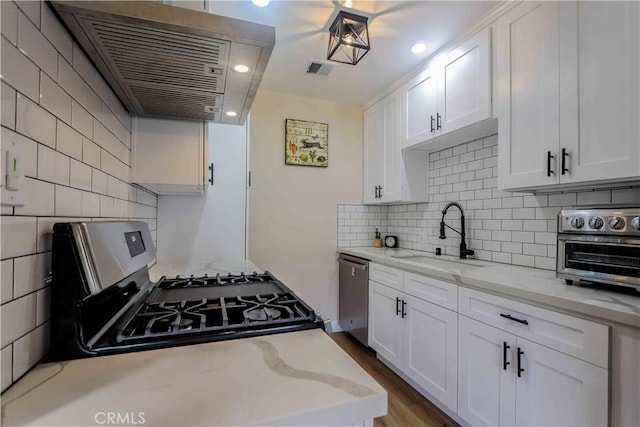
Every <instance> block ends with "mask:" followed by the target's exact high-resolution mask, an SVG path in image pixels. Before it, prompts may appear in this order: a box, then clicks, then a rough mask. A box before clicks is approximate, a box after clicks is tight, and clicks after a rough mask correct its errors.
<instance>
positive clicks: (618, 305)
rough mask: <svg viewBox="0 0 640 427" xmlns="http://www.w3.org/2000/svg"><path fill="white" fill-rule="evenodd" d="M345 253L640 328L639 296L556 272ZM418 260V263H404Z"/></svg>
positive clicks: (383, 252) (370, 251)
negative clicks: (569, 282) (567, 279)
mask: <svg viewBox="0 0 640 427" xmlns="http://www.w3.org/2000/svg"><path fill="white" fill-rule="evenodd" d="M338 252H339V253H346V254H350V255H354V256H357V257H361V258H365V259H368V260H371V261H373V262H376V263H379V264H383V265H387V266H390V267H397V268H400V269H402V270H408V271H412V272H415V273H418V274H425V275H429V276H432V277H437V278H440V279H445V280H449V281H452V282H455V283H457V284H459V285H462V286H467V287H471V288H476V289H479V290H485V291H491V292H494V293H498V294H503V295H505V296H511V297H516V298H520V299H524V300H528V301H531V302H534V303H538V304H542V305H546V306H550V307H556V308H561V309H564V310H568V311H573V312H576V313H581V314H584V315H587V316H590V317H596V318H601V319H606V320H610V321H614V322H618V323H624V324H627V325H631V326H635V327H640V292H637V295H634V294H631V293H629V292H624V291H621V292H617V291H610V290H607V289H602V287H593V286H591V287H589V285H580V286H576V285H573V286H572V285H567V284H565V281H564V279H558V278H556V275H555V271H550V270H542V269H537V268H529V267H520V266H515V265H508V264H500V263H495V262H487V261H480V260H474V259H470V260H460V259H458V258H455V257H451V256H446V255H442V256H435V255H433V254H430V253H427V252H422V251H416V250H410V249H390V248H374V247H356V248H338ZM408 256H422V257H425V258H421V259H419V260H411V259H407V258H403V257H408Z"/></svg>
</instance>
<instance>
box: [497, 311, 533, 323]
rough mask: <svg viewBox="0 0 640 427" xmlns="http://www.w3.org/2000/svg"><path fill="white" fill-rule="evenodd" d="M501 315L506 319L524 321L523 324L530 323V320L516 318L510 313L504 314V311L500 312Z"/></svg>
mask: <svg viewBox="0 0 640 427" xmlns="http://www.w3.org/2000/svg"><path fill="white" fill-rule="evenodd" d="M500 317H504V318H505V319H509V320H513V321H514V322H518V323H522V324H523V325H528V324H529V322H527V321H526V320H523V319H518V318H515V317H513V316H512V315H510V314H502V313H500Z"/></svg>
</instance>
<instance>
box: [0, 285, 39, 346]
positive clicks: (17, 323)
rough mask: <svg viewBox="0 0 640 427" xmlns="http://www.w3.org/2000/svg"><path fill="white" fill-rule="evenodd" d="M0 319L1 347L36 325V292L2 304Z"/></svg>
mask: <svg viewBox="0 0 640 427" xmlns="http://www.w3.org/2000/svg"><path fill="white" fill-rule="evenodd" d="M0 320H1V323H2V326H0V329H1V331H2V335H1V341H2V345H1V347H4V346H5V345H7V344H10V343H12V342H14V341H15V340H17V339H18V338H20V337H21V336H23V335H24V334H26V333H27V332H29V331H30V330H32V329H33V328H35V327H36V294H29V295H27V296H24V297H22V298H18V299H14V300H13V301H11V302H8V303H6V304H4V305H2V306H0Z"/></svg>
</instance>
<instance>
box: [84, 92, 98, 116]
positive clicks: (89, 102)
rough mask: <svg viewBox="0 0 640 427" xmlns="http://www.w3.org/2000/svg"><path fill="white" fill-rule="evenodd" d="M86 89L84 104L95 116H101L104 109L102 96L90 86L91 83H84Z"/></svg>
mask: <svg viewBox="0 0 640 427" xmlns="http://www.w3.org/2000/svg"><path fill="white" fill-rule="evenodd" d="M83 91H84V106H85V107H86V108H87V110H89V112H90V113H91V114H93V115H94V116H95V117H100V113H101V111H102V100H101V99H100V97H99V96H98V95H97V94H96V93H95V92H94V91H93V89H91V87H89V85H87V84H84V85H83Z"/></svg>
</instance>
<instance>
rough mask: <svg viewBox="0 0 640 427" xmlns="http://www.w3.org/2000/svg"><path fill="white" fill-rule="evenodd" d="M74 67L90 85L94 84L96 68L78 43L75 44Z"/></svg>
mask: <svg viewBox="0 0 640 427" xmlns="http://www.w3.org/2000/svg"><path fill="white" fill-rule="evenodd" d="M73 68H75V69H76V71H77V72H78V74H80V76H81V77H82V78H83V79H84V81H86V82H87V83H88V84H89V85H91V86H92V85H93V82H94V74H95V69H94V67H93V64H92V63H91V61H89V58H87V55H85V54H84V52H83V51H82V49H81V48H80V46H79V45H78V43H74V44H73Z"/></svg>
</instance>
